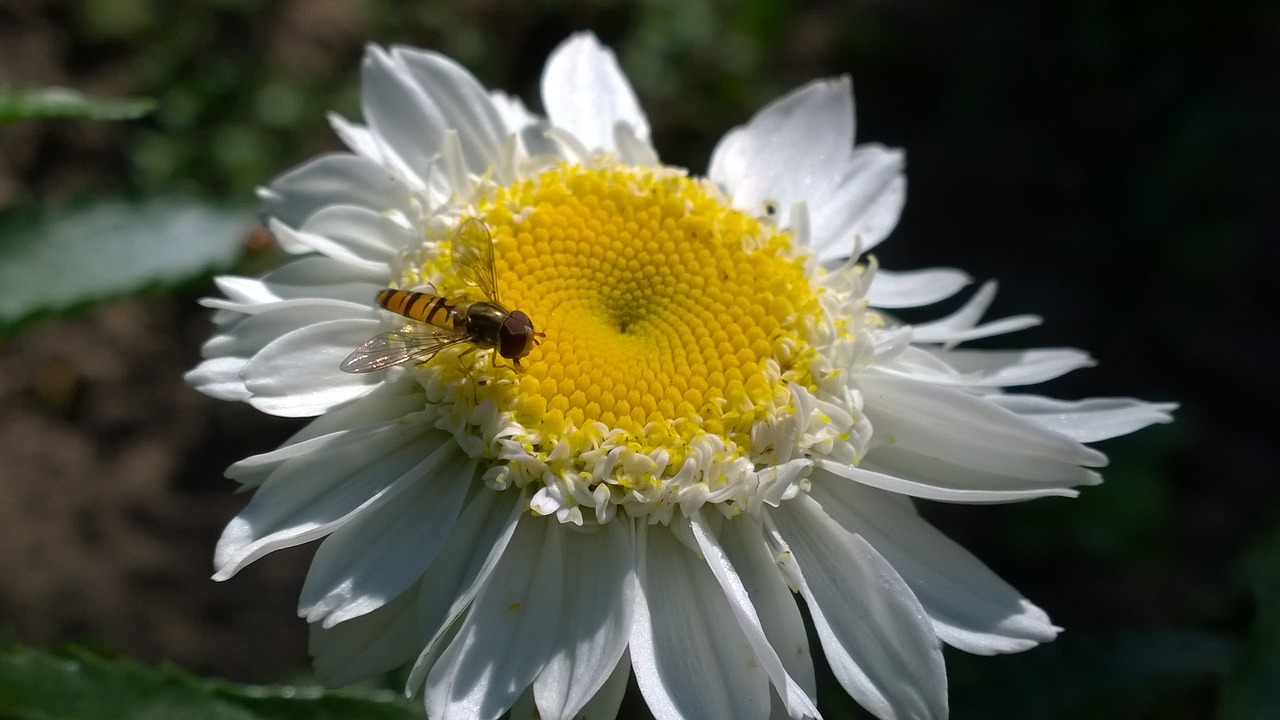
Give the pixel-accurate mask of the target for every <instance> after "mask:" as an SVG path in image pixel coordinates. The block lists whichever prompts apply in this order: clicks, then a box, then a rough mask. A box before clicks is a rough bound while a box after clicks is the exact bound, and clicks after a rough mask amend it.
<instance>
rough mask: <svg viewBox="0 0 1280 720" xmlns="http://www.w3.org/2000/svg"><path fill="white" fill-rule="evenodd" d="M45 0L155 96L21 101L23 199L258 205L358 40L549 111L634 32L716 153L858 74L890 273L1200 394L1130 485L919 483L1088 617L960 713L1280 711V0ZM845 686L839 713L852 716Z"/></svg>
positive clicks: (1140, 445) (320, 122) (836, 696)
mask: <svg viewBox="0 0 1280 720" xmlns="http://www.w3.org/2000/svg"><path fill="white" fill-rule="evenodd" d="M34 5H35V6H40V5H42V4H41V3H39V2H35V3H34ZM47 5H48V6H49V8H48V10H47V12H46V13H45V14H42V15H38V19H39V20H40V21H41V22H45V23H46V24H47V25H48V26H49V27H57V28H58V32H61V33H63V34H64V42H63V45H64V46H65V47H66V48H67V50H66V51H65V54H64V57H63V60H64V62H65V64H66V66H67V68H68V72H69V73H70V74H71V75H72V76H73V78H74V77H79V76H85V77H91V78H95V79H97V78H102V77H105V78H108V79H111V81H112V82H113V83H114V85H111V84H110V83H108V89H109V90H110V92H109V93H108V94H110V95H112V96H145V97H154V98H155V99H156V102H157V106H156V111H155V112H154V113H152V114H150V115H148V116H146V117H143V118H142V119H141V120H139V121H136V122H133V123H129V124H127V125H112V126H110V128H109V129H108V130H104V131H102V132H104V133H107V135H106V136H105V137H107V138H108V139H107V140H103V139H102V137H99V136H96V135H93V136H90V137H80V136H79V135H77V134H76V132H74V131H72V132H68V131H67V127H66V125H64V124H59V123H51V124H47V125H44V126H42V129H41V130H39V131H35V130H31V129H30V128H29V127H28V128H25V129H24V130H23V131H24V132H28V133H37V135H36V136H35V139H34V140H32V141H31V142H30V143H28V145H29V148H30V149H28V150H27V151H26V152H22V153H14V155H13V157H11V158H10V164H9V165H8V166H7V167H5V166H3V165H0V181H3V180H4V179H5V177H6V175H5V174H6V173H8V174H9V175H8V177H9V179H10V185H11V186H12V187H16V188H17V189H16V190H11V191H10V192H11V199H13V198H16V199H18V200H22V201H27V202H31V201H33V200H45V199H47V198H61V197H66V196H68V195H77V194H84V193H85V192H86V189H87V191H89V192H92V191H94V190H95V189H100V188H102V187H104V186H105V187H109V188H110V189H111V190H112V191H116V192H123V193H124V194H126V195H128V196H132V197H142V198H154V197H168V196H171V195H172V194H174V193H183V194H186V195H189V196H192V197H198V198H203V199H206V200H211V201H214V202H215V203H231V204H232V205H239V204H241V203H243V202H245V201H246V200H248V199H249V198H250V197H251V192H252V188H253V187H254V186H255V185H259V184H263V183H265V182H268V181H269V180H270V179H271V178H272V177H273V176H275V175H277V174H279V173H281V172H283V171H284V170H286V169H288V168H289V167H291V166H292V165H294V164H296V163H298V162H301V161H302V160H304V159H305V158H307V157H309V156H312V155H314V154H316V153H317V152H321V151H324V150H328V149H333V148H336V147H338V145H337V142H336V140H335V138H334V137H333V134H332V133H331V132H330V130H329V129H328V127H327V124H326V121H325V114H326V112H329V111H333V112H337V113H339V114H341V115H343V116H345V117H348V118H353V119H358V117H359V85H358V79H359V65H360V57H361V53H362V50H363V46H364V43H366V42H377V43H383V44H391V43H409V44H413V45H416V46H420V47H426V48H430V49H433V50H437V51H440V52H442V53H444V54H446V55H449V56H451V57H453V58H455V59H457V60H458V61H459V62H460V63H462V64H463V65H464V66H466V67H468V68H469V69H470V70H472V71H473V72H474V73H475V74H476V75H477V76H478V77H479V78H480V79H481V81H482V82H484V83H485V84H486V85H488V86H490V87H498V88H503V89H506V90H508V91H510V92H513V93H515V94H518V95H520V96H522V97H523V98H524V99H525V100H526V102H528V103H529V104H530V106H531V107H532V108H534V109H535V110H536V109H537V108H538V102H537V84H538V75H539V72H540V70H541V66H542V61H543V59H544V58H545V57H546V54H547V53H548V52H549V51H550V50H551V49H552V48H553V47H554V46H555V45H556V44H557V43H558V42H560V41H561V40H562V39H563V38H564V37H565V36H566V35H567V34H568V33H569V32H572V31H574V30H578V29H583V28H590V29H592V30H594V31H595V32H596V33H597V34H598V35H599V36H600V37H601V39H602V40H603V41H604V42H605V43H607V44H609V45H610V46H612V47H613V48H614V49H615V50H616V51H617V53H618V55H619V59H620V61H621V63H622V65H623V67H624V68H625V70H626V71H627V73H628V74H629V76H630V77H631V79H632V80H633V82H634V84H635V86H636V88H637V91H638V93H639V95H640V96H641V102H642V104H643V106H644V107H645V109H646V111H647V112H648V114H649V117H650V118H651V121H652V125H653V129H654V138H655V144H656V145H657V147H658V149H659V151H660V152H661V153H662V156H663V158H664V160H667V161H670V162H673V163H676V164H681V165H686V166H688V167H690V168H691V169H692V170H693V171H694V172H699V171H700V170H701V168H704V167H705V165H706V161H707V158H708V157H709V155H710V153H711V149H712V147H713V146H714V143H715V141H716V140H717V139H718V138H719V137H720V136H721V135H722V134H723V132H724V131H725V130H726V129H728V128H730V127H732V126H733V125H735V124H738V123H741V122H743V121H745V120H746V119H747V118H748V117H749V116H750V114H751V113H752V112H754V111H755V109H757V108H758V107H759V106H760V105H762V104H763V103H765V102H767V101H768V100H770V99H772V98H774V97H777V96H778V95H779V94H781V93H782V92H785V91H786V90H788V89H790V88H792V87H795V86H797V85H799V84H801V83H803V82H805V81H807V80H809V79H812V78H814V77H821V76H830V75H836V74H840V73H846V72H848V73H852V75H853V78H854V87H855V92H856V94H857V102H858V105H857V114H858V123H859V125H858V127H859V130H858V136H859V139H860V141H876V142H884V143H886V144H890V145H902V146H905V147H906V149H907V150H908V158H909V162H910V165H909V177H910V183H911V184H910V188H911V193H910V198H911V200H910V203H909V204H908V206H907V209H906V213H905V215H904V217H903V221H902V223H901V224H900V226H899V229H898V230H897V231H896V233H895V235H894V236H893V238H891V240H890V241H889V242H887V243H885V244H884V245H883V246H881V247H880V248H877V254H878V255H879V256H880V259H881V260H882V262H883V264H884V265H885V266H886V267H891V268H894V269H905V268H912V267H920V266H955V267H961V268H964V269H965V270H967V271H969V272H971V273H972V274H973V275H974V276H975V277H977V278H982V279H985V278H988V277H998V278H1000V279H1001V281H1002V283H1003V284H1002V286H1001V287H1002V291H1001V296H1000V297H999V298H998V299H997V302H996V306H995V308H994V309H993V311H994V313H996V314H1004V313H1012V312H1026V311H1033V312H1039V313H1042V314H1043V315H1044V316H1045V318H1046V321H1047V322H1046V324H1045V326H1044V327H1043V328H1039V329H1036V330H1033V331H1029V332H1027V333H1025V334H1024V335H1022V336H1020V337H1016V338H1011V339H1006V338H1001V340H1002V342H1005V343H1008V344H1014V345H1018V346H1022V345H1070V346H1080V347H1085V348H1088V349H1089V350H1091V351H1093V352H1095V353H1096V354H1097V355H1098V356H1099V358H1100V360H1101V361H1102V367H1101V369H1100V370H1095V371H1092V372H1088V373H1077V374H1074V375H1072V376H1070V377H1068V378H1065V379H1063V380H1059V381H1055V382H1054V383H1051V384H1049V385H1048V386H1045V387H1043V388H1036V389H1035V390H1036V392H1043V393H1044V394H1050V395H1061V396H1065V397H1081V396H1085V395H1099V394H1133V395H1137V396H1142V397H1148V398H1151V399H1159V400H1166V399H1173V400H1178V401H1180V402H1182V403H1183V407H1182V409H1181V410H1180V411H1179V413H1178V415H1177V417H1178V422H1177V423H1176V424H1175V425H1173V426H1171V427H1161V428H1153V429H1149V430H1147V431H1145V432H1143V433H1140V434H1138V435H1136V436H1134V437H1132V438H1124V439H1120V440H1116V441H1111V442H1109V443H1107V444H1106V445H1105V447H1104V448H1103V449H1104V450H1105V451H1106V452H1108V454H1109V455H1110V456H1111V457H1112V460H1113V463H1112V466H1111V467H1110V468H1108V469H1107V470H1106V472H1105V474H1106V477H1107V483H1106V484H1104V485H1102V486H1101V487H1097V488H1087V489H1085V490H1084V492H1083V494H1082V497H1081V498H1080V499H1078V500H1072V501H1066V500H1046V501H1040V502H1036V503H1030V504H1023V505H1018V506H1015V507H998V508H973V507H958V508H957V507H936V506H929V507H926V508H925V511H926V513H927V514H929V516H930V517H931V519H934V520H935V521H936V522H937V523H938V524H939V525H940V526H942V527H943V529H945V530H946V531H947V532H948V533H950V534H951V535H953V536H955V537H956V538H957V539H958V540H960V541H961V542H962V543H963V544H965V545H966V546H968V547H970V548H971V549H973V550H974V552H975V553H976V554H977V555H978V556H979V557H982V558H983V559H984V560H986V561H987V562H989V563H990V564H991V565H992V566H993V567H994V568H995V569H996V570H997V571H999V572H1000V573H1001V574H1002V575H1005V576H1007V577H1009V578H1010V580H1011V581H1012V582H1014V584H1015V585H1017V586H1018V587H1019V588H1020V589H1021V590H1023V591H1024V592H1025V593H1026V594H1027V595H1028V597H1030V598H1032V599H1033V600H1034V601H1035V602H1037V603H1039V604H1041V605H1043V606H1045V607H1046V609H1047V610H1048V611H1049V612H1050V614H1051V615H1052V616H1053V617H1054V619H1055V621H1057V622H1058V623H1059V624H1061V625H1063V626H1065V627H1066V628H1067V634H1066V635H1064V637H1063V639H1062V640H1061V641H1059V642H1058V643H1055V644H1054V645H1052V646H1050V647H1047V648H1042V649H1039V650H1036V651H1033V652H1031V653H1026V654H1022V655H1017V656H1012V657H1004V658H970V657H967V656H961V655H960V654H959V653H953V654H951V655H950V656H949V658H948V661H949V667H950V668H951V670H952V674H953V686H954V688H953V690H954V692H953V701H952V702H953V708H954V714H955V716H956V717H957V718H964V717H1018V718H1059V719H1065V718H1083V717H1091V718H1092V717H1106V718H1120V717H1124V718H1161V719H1162V720H1168V719H1170V718H1173V719H1179V718H1200V717H1209V716H1211V715H1213V714H1215V713H1216V714H1217V716H1218V717H1221V718H1223V719H1224V720H1246V719H1247V718H1254V717H1257V718H1265V717H1280V698H1277V696H1276V694H1275V693H1276V688H1277V687H1280V681H1278V680H1277V678H1278V677H1280V641H1278V640H1277V637H1280V631H1278V630H1277V628H1278V627H1280V595H1278V594H1277V593H1278V588H1280V575H1278V574H1277V568H1280V560H1278V558H1280V543H1278V542H1277V540H1276V538H1277V537H1280V535H1277V534H1276V528H1277V527H1280V525H1277V520H1278V519H1277V518H1276V517H1275V515H1274V508H1275V507H1277V506H1278V502H1280V487H1277V485H1276V483H1275V481H1274V477H1273V476H1274V472H1273V471H1272V470H1271V469H1270V468H1271V465H1272V460H1273V457H1274V438H1275V437H1276V435H1277V434H1278V433H1280V428H1277V427H1276V422H1275V421H1274V420H1273V419H1271V418H1270V417H1264V418H1263V419H1261V420H1259V419H1258V418H1257V415H1258V410H1259V408H1261V409H1263V411H1264V414H1269V413H1267V412H1266V409H1267V408H1270V407H1271V406H1273V405H1274V404H1275V403H1276V401H1277V400H1280V381H1278V380H1277V378H1276V374H1275V372H1274V369H1275V367H1277V366H1278V365H1280V353H1277V348H1276V344H1277V343H1276V341H1275V340H1274V338H1272V337H1270V335H1271V333H1269V332H1268V331H1267V330H1266V328H1269V327H1273V326H1274V317H1273V313H1272V311H1271V310H1270V307H1271V305H1272V304H1274V299H1273V298H1272V297H1271V296H1272V295H1273V294H1274V291H1273V288H1274V274H1275V271H1276V268H1278V267H1280V243H1276V242H1274V240H1275V235H1276V233H1277V232H1280V222H1278V221H1277V219H1276V218H1277V215H1276V214H1275V212H1274V209H1273V206H1274V201H1275V197H1276V195H1277V191H1278V188H1277V179H1276V178H1277V176H1276V173H1275V171H1274V167H1273V165H1274V159H1275V158H1276V157H1280V94H1277V93H1275V92H1270V91H1269V90H1271V89H1274V88H1275V87H1277V78H1276V66H1275V63H1274V62H1267V61H1265V59H1274V58H1275V57H1277V52H1276V42H1275V37H1274V30H1273V29H1274V28H1275V27H1280V8H1278V7H1276V6H1275V5H1274V4H1268V3H1262V2H1250V1H1248V0H1235V1H1233V2H1228V3H1225V4H1220V5H1215V6H1209V5H1206V4H1203V3H1193V2H1189V1H1184V0H1179V1H1174V2H1164V1H1162V2H1157V1H1156V0H1139V1H1138V2H1130V3H1108V2H1105V0H1071V1H1069V2H1065V3H1055V4H1046V5H1039V4H1017V3H1011V2H1003V3H1000V2H997V3H992V4H985V5H980V6H964V7H961V6H949V5H944V4H938V3H876V2H850V3H843V2H834V1H826V2H810V3H801V2H798V1H796V0H750V1H748V2H740V3H731V2H727V0H720V1H714V2H713V1H701V2H688V1H685V0H647V2H644V3H624V2H620V1H619V0H534V1H533V2H527V3H519V4H516V3H501V2H498V0H466V1H464V2H397V1H394V0H355V1H352V2H342V1H340V0H187V1H186V2H182V3H169V2H164V1H163V0H85V1H84V2H78V3H70V4H68V3H56V2H52V0H51V1H50V2H48V3H47ZM0 12H2V11H0ZM2 19H3V16H2V15H0V20H2ZM1269 28H1270V30H1269ZM59 84H68V85H73V83H59ZM81 87H88V86H81ZM95 94H97V92H96V91H95ZM20 125H30V123H24V124H20ZM73 130H74V128H73ZM84 134H85V135H89V133H84ZM24 137H27V136H24ZM68 137H71V138H72V142H70V143H68V142H67V138H68ZM0 140H3V136H2V135H0ZM0 147H4V146H3V145H0ZM19 156H20V157H19ZM67 167H77V168H80V167H88V168H89V170H87V171H85V173H84V174H87V175H92V176H93V177H94V178H96V181H95V180H85V179H84V178H83V177H81V176H78V175H76V174H74V173H70V172H62V171H61V170H63V169H65V168H67ZM3 187H4V183H3V182H0V188H3ZM141 208H142V209H143V210H144V212H143V214H142V215H139V216H138V217H139V218H144V219H145V218H147V217H151V218H155V220H154V222H156V223H159V224H163V222H164V221H163V218H164V212H163V211H157V210H156V209H155V208H154V207H151V206H146V205H144V206H141ZM25 217H27V218H30V217H32V216H30V215H28V216H25ZM236 217H241V216H238V215H237V216H236ZM73 219H74V215H73V216H72V219H68V220H67V222H72V220H73ZM23 222H24V223H26V224H25V225H21V226H20V227H21V228H25V229H18V230H14V229H12V228H15V227H19V226H11V225H3V226H0V233H3V234H4V235H6V236H8V238H16V239H8V238H6V239H4V240H0V252H13V251H15V250H16V251H22V247H24V245H30V240H29V239H30V238H31V237H35V235H32V234H31V233H35V232H38V231H36V230H33V229H32V228H34V227H35V226H34V225H32V224H30V221H29V220H24V221H23ZM52 222H55V223H56V222H58V219H57V218H54V219H53V220H52ZM53 227H55V228H56V227H57V226H56V225H54V226H53ZM225 227H226V228H227V233H228V234H227V235H226V237H229V238H230V237H233V236H234V230H232V229H231V226H230V225H228V226H225ZM85 232H87V231H85ZM126 234H127V233H126ZM52 236H53V235H51V237H52ZM23 238H27V240H23ZM9 243H11V244H12V247H11V246H10V245H9ZM54 249H56V248H54ZM206 249H209V248H206ZM52 250H53V249H51V250H50V251H52ZM227 252H234V250H233V249H229V250H227ZM227 257H228V256H226V255H218V256H217V259H208V260H206V261H200V262H199V263H196V264H198V265H200V264H202V263H203V264H202V267H205V268H207V267H210V266H213V265H216V264H220V263H223V262H225V260H226V258H227ZM0 258H3V256H2V255H0ZM8 264H9V261H8V260H7V259H4V261H3V262H2V263H0V272H2V271H3V269H4V268H5V267H7V266H8ZM193 267H194V266H193ZM54 275H56V273H54ZM42 277H44V276H42ZM0 282H2V283H8V282H9V281H8V280H7V279H3V278H0ZM115 292H117V291H116V290H101V289H94V290H93V292H92V293H86V294H85V295H83V296H78V295H71V294H66V291H62V294H61V295H60V296H61V297H67V298H69V299H72V300H74V301H75V302H83V301H84V300H87V299H89V298H91V297H101V296H103V295H105V294H114V293H115ZM945 310H946V308H943V309H941V310H939V309H937V308H931V309H929V310H928V311H927V314H928V315H929V316H936V315H937V314H939V313H941V312H945ZM25 312H26V310H23V311H22V312H18V313H17V314H18V315H21V314H23V313H25ZM908 319H911V318H908ZM1239 558H1245V560H1244V561H1242V560H1240V559H1239ZM285 620H286V621H288V620H289V619H285ZM42 662H43V661H42ZM49 662H52V661H49ZM68 662H72V661H68ZM165 672H167V671H165ZM162 674H163V673H162ZM150 681H155V677H152V680H150ZM150 681H149V682H150ZM827 688H828V685H824V694H823V702H824V711H825V712H826V716H827V717H836V718H839V717H853V716H862V715H861V711H860V710H858V709H857V708H856V706H854V705H853V704H852V703H851V701H849V700H848V699H847V698H845V697H843V696H842V694H841V693H839V692H836V691H834V690H828V689H827ZM635 707H636V706H635V704H634V703H629V704H628V705H627V706H626V708H630V709H635ZM638 711H639V712H642V711H643V709H642V707H641V709H640V710H638Z"/></svg>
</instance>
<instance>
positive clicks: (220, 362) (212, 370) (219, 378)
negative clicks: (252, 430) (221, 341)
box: [182, 357, 253, 402]
mask: <svg viewBox="0 0 1280 720" xmlns="http://www.w3.org/2000/svg"><path fill="white" fill-rule="evenodd" d="M246 362H247V360H245V358H238V357H216V358H211V359H209V360H205V361H203V362H201V363H200V364H199V365H197V366H196V367H195V368H193V369H192V370H190V371H189V372H187V374H186V375H183V376H182V377H183V380H185V381H186V383H187V384H188V385H190V386H191V387H193V388H195V389H196V390H198V391H200V392H202V393H204V394H205V395H208V396H209V397H213V398H217V399H219V400H232V401H235V402H248V401H249V398H251V397H253V394H252V393H250V392H249V390H248V389H247V388H245V386H244V381H243V380H241V379H240V371H241V370H243V369H244V364H245V363H246Z"/></svg>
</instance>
